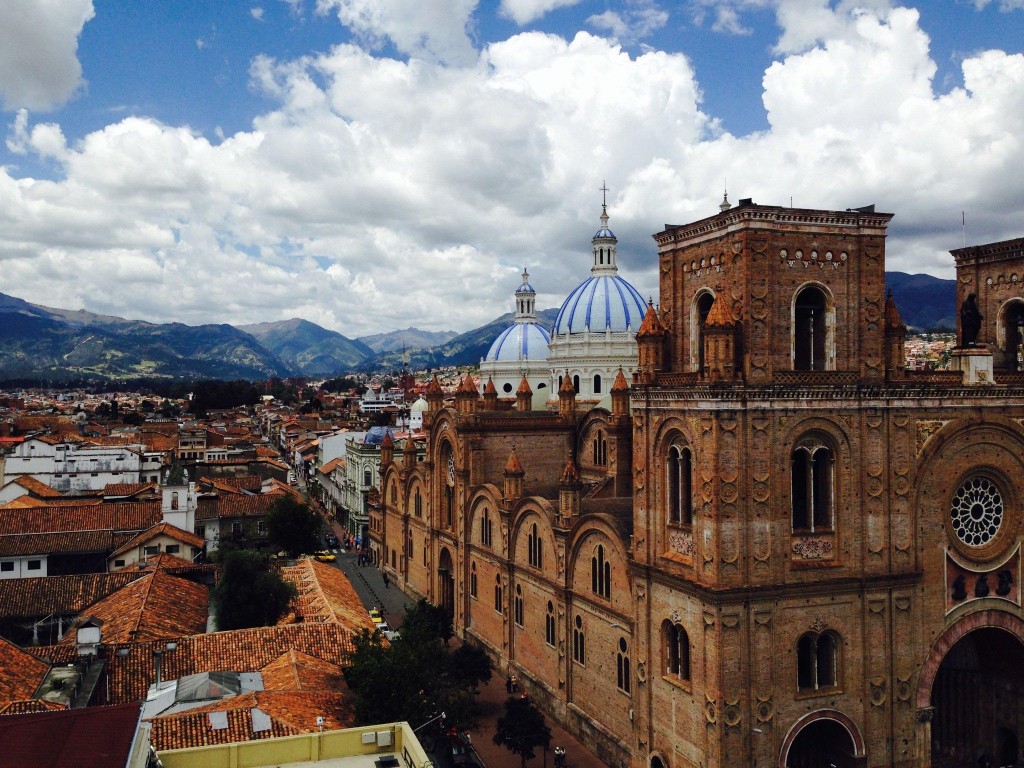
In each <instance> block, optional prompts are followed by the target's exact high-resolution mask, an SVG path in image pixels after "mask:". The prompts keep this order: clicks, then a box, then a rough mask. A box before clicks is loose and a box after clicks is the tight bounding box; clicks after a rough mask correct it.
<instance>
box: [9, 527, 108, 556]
mask: <svg viewBox="0 0 1024 768" xmlns="http://www.w3.org/2000/svg"><path fill="white" fill-rule="evenodd" d="M115 546H116V545H115V543H114V534H112V533H111V532H110V531H59V532H57V533H23V534H7V535H2V536H0V557H24V556H25V555H50V554H64V555H68V554H84V553H87V552H109V551H110V550H111V549H113V548H114V547H115Z"/></svg>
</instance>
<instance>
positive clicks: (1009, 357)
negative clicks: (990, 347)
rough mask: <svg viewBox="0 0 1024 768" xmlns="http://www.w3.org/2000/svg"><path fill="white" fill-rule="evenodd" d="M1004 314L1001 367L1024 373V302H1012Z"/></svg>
mask: <svg viewBox="0 0 1024 768" xmlns="http://www.w3.org/2000/svg"><path fill="white" fill-rule="evenodd" d="M1002 314H1003V317H1002V326H1003V327H1002V328H1001V329H1000V330H1001V331H1002V334H1001V335H1002V337H1003V338H1002V342H1003V345H1002V350H1001V351H1002V353H1003V359H1002V361H1001V365H1000V367H1002V368H1005V369H1006V370H1010V371H1024V302H1022V301H1019V300H1018V301H1012V302H1010V303H1009V304H1007V305H1006V307H1005V309H1004V310H1003V313H1002Z"/></svg>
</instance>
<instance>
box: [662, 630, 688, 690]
mask: <svg viewBox="0 0 1024 768" xmlns="http://www.w3.org/2000/svg"><path fill="white" fill-rule="evenodd" d="M661 635H662V644H663V646H664V657H665V674H666V675H667V676H668V677H671V678H675V679H676V680H689V679H690V638H689V636H688V635H687V634H686V630H685V629H683V627H682V626H681V625H679V624H674V623H672V622H671V621H668V620H666V621H665V622H664V623H663V624H662V625H661Z"/></svg>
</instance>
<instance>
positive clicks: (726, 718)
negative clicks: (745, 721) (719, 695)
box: [722, 699, 742, 729]
mask: <svg viewBox="0 0 1024 768" xmlns="http://www.w3.org/2000/svg"><path fill="white" fill-rule="evenodd" d="M741 720H742V717H741V715H740V700H739V699H732V700H731V701H726V702H725V707H724V709H723V710H722V722H724V723H725V727H726V728H727V729H728V728H739V726H740V721H741Z"/></svg>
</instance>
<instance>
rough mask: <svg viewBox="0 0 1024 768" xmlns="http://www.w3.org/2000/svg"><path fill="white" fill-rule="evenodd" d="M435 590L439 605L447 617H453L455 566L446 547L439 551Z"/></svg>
mask: <svg viewBox="0 0 1024 768" xmlns="http://www.w3.org/2000/svg"><path fill="white" fill-rule="evenodd" d="M437 588H438V597H439V598H440V600H439V603H440V605H441V606H442V607H443V608H444V609H445V610H446V611H448V615H449V616H454V615H455V565H454V563H453V562H452V553H451V552H450V551H449V550H448V548H447V547H443V548H442V549H441V558H440V561H439V563H438V568H437Z"/></svg>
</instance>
